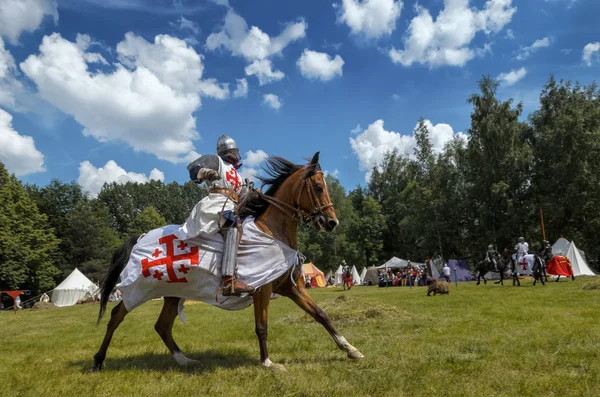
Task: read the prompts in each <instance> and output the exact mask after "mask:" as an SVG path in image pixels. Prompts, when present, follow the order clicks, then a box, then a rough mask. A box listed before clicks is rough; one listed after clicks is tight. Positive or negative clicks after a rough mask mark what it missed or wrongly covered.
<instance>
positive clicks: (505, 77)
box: [496, 68, 527, 85]
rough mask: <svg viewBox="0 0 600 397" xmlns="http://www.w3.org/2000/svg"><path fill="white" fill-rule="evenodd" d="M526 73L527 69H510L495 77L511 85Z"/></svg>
mask: <svg viewBox="0 0 600 397" xmlns="http://www.w3.org/2000/svg"><path fill="white" fill-rule="evenodd" d="M526 74H527V69H525V68H520V69H516V70H515V69H512V70H511V71H510V72H508V73H500V74H499V75H498V77H496V79H498V80H500V81H503V82H504V83H506V85H513V84H515V83H516V82H517V81H519V80H521V79H522V78H523V77H525V75H526Z"/></svg>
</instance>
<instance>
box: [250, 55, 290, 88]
mask: <svg viewBox="0 0 600 397" xmlns="http://www.w3.org/2000/svg"><path fill="white" fill-rule="evenodd" d="M272 68H273V64H272V63H271V61H270V60H268V59H257V60H255V61H254V62H252V63H251V64H250V65H248V66H246V68H245V69H244V71H245V72H246V74H247V75H248V76H254V75H256V77H258V84H259V85H265V84H268V83H272V82H274V81H279V80H281V79H282V78H284V77H285V74H283V72H282V71H280V70H275V71H274V70H273V69H272Z"/></svg>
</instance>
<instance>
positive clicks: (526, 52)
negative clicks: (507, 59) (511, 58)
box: [516, 37, 550, 61]
mask: <svg viewBox="0 0 600 397" xmlns="http://www.w3.org/2000/svg"><path fill="white" fill-rule="evenodd" d="M549 46H550V38H549V37H544V38H543V39H539V40H536V41H534V42H533V44H532V45H530V46H527V47H521V49H520V50H519V53H518V54H517V56H516V58H517V59H518V60H519V61H523V60H525V59H527V58H529V56H530V55H531V54H533V53H534V52H536V51H537V50H539V49H540V48H545V47H549Z"/></svg>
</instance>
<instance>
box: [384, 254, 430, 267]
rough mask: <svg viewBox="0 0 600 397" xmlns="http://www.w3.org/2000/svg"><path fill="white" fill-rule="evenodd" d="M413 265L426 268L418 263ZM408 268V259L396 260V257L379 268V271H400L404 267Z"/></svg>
mask: <svg viewBox="0 0 600 397" xmlns="http://www.w3.org/2000/svg"><path fill="white" fill-rule="evenodd" d="M411 265H412V266H413V267H414V266H419V267H422V266H424V264H423V263H418V262H411ZM407 266H408V261H407V260H406V259H400V258H396V257H395V256H394V257H393V258H392V259H390V260H389V261H387V262H386V263H384V264H383V265H381V266H378V267H377V268H378V269H385V268H388V269H400V268H403V267H407Z"/></svg>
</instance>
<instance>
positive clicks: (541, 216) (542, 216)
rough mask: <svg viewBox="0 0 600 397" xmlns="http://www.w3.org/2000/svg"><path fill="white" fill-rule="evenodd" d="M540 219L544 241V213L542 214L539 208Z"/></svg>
mask: <svg viewBox="0 0 600 397" xmlns="http://www.w3.org/2000/svg"><path fill="white" fill-rule="evenodd" d="M540 218H541V219H542V236H543V237H544V240H546V229H544V213H543V212H542V209H541V208H540Z"/></svg>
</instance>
